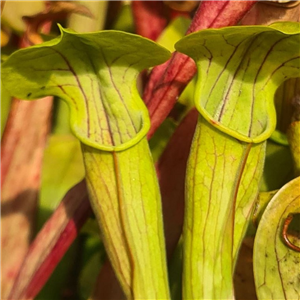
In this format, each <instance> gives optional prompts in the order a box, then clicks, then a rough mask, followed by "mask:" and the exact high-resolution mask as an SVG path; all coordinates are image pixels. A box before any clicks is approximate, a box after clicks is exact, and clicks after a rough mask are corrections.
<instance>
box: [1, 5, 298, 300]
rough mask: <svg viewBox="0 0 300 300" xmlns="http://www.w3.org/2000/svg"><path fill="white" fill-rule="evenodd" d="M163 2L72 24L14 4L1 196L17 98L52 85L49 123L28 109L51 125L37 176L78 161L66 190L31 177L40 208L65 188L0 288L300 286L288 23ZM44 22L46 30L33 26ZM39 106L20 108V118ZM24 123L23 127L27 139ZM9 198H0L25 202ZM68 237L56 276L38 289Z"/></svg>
mask: <svg viewBox="0 0 300 300" xmlns="http://www.w3.org/2000/svg"><path fill="white" fill-rule="evenodd" d="M167 2H168V1H166V3H164V2H162V1H152V2H147V1H132V3H131V4H128V3H127V4H126V5H123V9H124V7H126V9H129V11H130V12H131V13H132V14H133V18H132V17H129V20H130V21H131V22H132V24H134V25H135V33H132V32H126V31H125V29H124V30H123V29H122V26H121V25H120V23H118V24H119V25H118V26H119V29H121V30H115V29H114V30H112V29H105V30H101V31H97V32H88V33H82V32H80V26H79V27H77V28H79V29H77V30H76V31H74V30H73V29H70V28H67V26H66V23H65V22H62V23H63V24H64V26H63V25H60V24H57V25H56V24H55V22H54V20H55V19H56V18H61V17H62V16H63V17H64V20H65V19H66V18H67V17H69V15H70V14H71V13H76V12H78V11H79V12H80V13H81V14H84V15H88V16H89V14H91V13H90V11H89V10H88V9H87V8H85V7H84V6H82V5H81V4H74V3H73V4H70V3H69V4H68V3H67V2H65V3H64V2H63V1H61V2H57V3H56V4H53V3H52V4H51V1H50V2H47V3H46V4H47V6H46V10H45V11H43V12H41V13H38V14H36V15H34V16H32V17H26V18H25V20H26V24H27V25H26V26H27V27H26V28H27V29H26V32H25V34H24V36H23V40H22V41H23V42H24V41H26V39H25V38H24V37H26V38H27V41H28V39H29V40H30V42H29V43H27V45H25V46H26V47H25V46H24V45H23V47H22V49H19V50H17V51H13V53H11V54H10V55H9V56H5V55H3V59H2V60H3V62H2V67H1V78H2V87H3V90H5V91H6V93H7V94H8V95H10V96H12V97H15V98H14V100H13V102H12V103H15V104H13V105H12V107H11V113H10V114H9V116H8V121H7V123H6V127H5V129H4V135H3V140H2V144H3V152H2V154H3V155H2V159H3V162H4V163H3V174H2V178H3V187H2V188H3V189H4V192H3V196H5V195H6V194H5V189H8V184H7V185H5V182H6V180H7V179H6V178H7V177H9V176H16V177H18V167H16V166H15V167H14V169H13V172H12V174H11V173H10V171H9V170H10V169H11V168H13V166H14V165H13V161H14V159H16V158H15V157H13V158H11V156H13V155H12V152H11V151H17V147H15V148H14V147H13V146H11V145H12V144H10V147H12V148H7V149H8V150H7V151H6V148H5V147H6V144H9V142H8V141H9V139H12V140H13V139H15V140H18V139H19V138H20V137H19V136H18V135H17V133H16V131H14V130H13V129H12V128H14V125H13V124H14V122H16V124H17V122H20V117H18V109H20V107H21V106H20V107H19V108H16V107H14V105H15V106H16V105H23V103H24V105H29V104H33V103H40V105H42V102H43V101H45V102H47V101H49V99H51V100H50V101H53V100H52V99H53V97H54V99H55V102H54V104H52V102H51V105H49V108H48V110H47V113H49V112H51V107H54V108H53V112H52V125H51V124H50V122H51V121H50V119H51V118H50V114H49V117H48V118H47V120H46V121H39V122H46V123H45V124H48V128H51V127H52V133H51V137H50V138H49V140H50V142H49V141H48V145H47V142H46V141H47V139H46V138H47V136H49V130H50V131H51V129H48V130H47V129H46V130H45V132H44V135H43V136H44V139H45V143H44V144H43V146H42V147H41V148H42V149H41V153H40V157H42V155H43V152H44V149H45V147H46V151H45V154H44V156H45V158H44V159H45V160H46V159H48V169H47V167H46V166H45V164H44V165H43V167H41V165H38V168H37V175H36V176H37V177H39V176H40V175H39V174H41V176H42V178H48V179H47V180H48V184H49V182H51V180H52V182H53V180H55V179H54V178H55V177H56V175H55V168H57V173H58V174H57V177H58V179H57V180H56V186H57V188H58V189H59V186H60V185H61V182H64V181H65V180H66V179H64V176H67V175H68V174H69V173H70V174H69V175H68V176H70V177H72V170H75V169H76V168H77V169H76V170H79V169H80V171H78V174H79V175H78V176H77V177H76V179H74V180H75V182H74V180H73V179H70V181H69V186H68V189H70V188H71V187H72V186H73V187H72V188H71V189H70V190H69V191H68V192H67V190H64V192H63V193H66V192H67V193H66V195H65V196H64V197H63V194H61V195H60V198H59V199H53V195H55V197H58V196H57V193H56V194H55V192H54V193H52V194H51V192H50V189H49V188H48V190H47V188H46V185H47V184H46V183H45V186H44V187H43V185H42V190H41V193H40V197H41V196H42V195H43V194H42V193H45V194H47V193H50V197H49V195H48V199H49V200H48V202H47V203H48V205H49V207H50V206H51V203H58V201H60V200H61V199H62V200H61V203H60V204H59V205H58V206H57V207H56V204H55V205H53V207H52V210H53V214H52V215H51V216H49V219H48V220H47V221H46V220H45V221H44V224H43V227H42V228H41V229H40V232H39V233H38V234H37V235H36V236H35V239H34V240H33V242H32V243H31V245H28V246H27V248H26V247H25V246H24V247H25V251H24V253H23V254H22V255H21V254H20V261H19V262H14V264H13V262H10V265H9V264H8V266H7V268H6V269H5V268H4V271H3V275H2V277H3V281H2V284H4V293H6V295H5V297H6V299H39V297H42V296H41V295H44V296H43V297H44V298H43V299H48V298H49V299H50V298H51V297H53V294H51V293H52V292H47V284H48V286H49V287H48V289H51V287H52V289H57V290H58V291H59V293H61V290H62V289H63V286H65V282H66V281H67V280H66V279H68V278H72V279H73V283H72V284H71V285H70V283H69V289H71V291H72V293H71V299H77V298H78V299H121V298H122V299H197V300H198V299H242V298H241V297H242V296H245V297H248V298H249V299H250V298H251V297H256V298H257V299H261V300H262V299H298V297H299V293H300V288H299V280H300V273H299V266H300V253H299V250H300V239H299V221H300V218H299V216H300V205H299V204H300V189H299V186H300V177H298V176H299V170H300V160H299V152H300V148H299V133H300V129H299V128H300V123H299V120H300V113H299V111H300V101H299V99H300V98H299V97H300V96H299V85H298V84H299V79H298V78H299V77H300V23H298V22H295V20H294V19H293V20H285V19H284V20H281V19H280V18H279V20H276V18H275V20H273V21H274V22H271V24H270V23H267V22H263V21H261V22H260V23H259V20H256V21H254V20H252V21H251V22H252V23H251V22H250V21H249V22H248V23H246V22H244V23H243V20H245V16H246V17H247V16H248V19H250V20H251V12H252V11H253V10H254V9H256V12H255V13H256V15H257V14H258V12H259V11H260V9H262V8H261V7H262V6H261V7H259V6H258V3H256V1H203V2H198V1H185V2H186V3H181V2H180V1H171V2H170V3H167ZM63 4H64V5H65V6H60V5H63ZM83 4H84V3H83ZM104 4H105V3H104ZM104 4H102V5H104ZM293 4H294V3H293ZM57 5H58V6H57ZM109 5H111V6H112V5H113V4H112V3H110V4H109V3H106V9H108V8H107V7H108V6H109ZM262 5H267V4H262ZM278 5H279V4H278ZM54 6H55V7H56V6H57V7H58V8H59V9H58V10H55V9H54V8H53V7H54ZM294 6H295V5H292V6H291V7H288V8H286V7H283V8H282V7H280V9H292V8H293V7H294ZM57 7H56V8H57ZM275 7H278V6H275ZM57 11H59V12H57ZM108 11H109V10H107V12H108ZM150 12H151V13H150ZM166 12H168V19H167V18H166ZM93 13H94V12H93ZM249 14H250V17H249ZM262 15H263V14H262ZM107 16H109V14H108V13H107ZM121 16H123V19H122V17H121ZM126 16H127V17H128V15H126ZM129 16H131V15H129ZM107 20H108V19H107ZM120 20H124V11H123V14H120V17H119V19H118V18H117V19H116V20H115V21H116V22H121V21H120ZM241 20H242V21H241ZM49 21H51V22H52V23H53V24H52V30H57V28H58V29H59V32H58V35H57V37H54V38H53V37H51V38H50V36H49V35H47V34H46V35H40V29H41V28H44V29H45V28H46V27H45V24H47V22H48V23H49ZM279 21H280V22H279ZM147 22H148V23H147ZM112 27H113V26H112ZM116 27H117V26H116ZM120 27H121V28H120ZM117 28H118V27H117ZM48 29H49V26H48ZM185 31H186V34H185ZM48 32H49V31H48ZM36 36H37V37H38V39H40V40H39V41H38V42H36V41H34V38H35V37H36ZM42 39H44V41H43V40H42ZM45 40H47V41H45ZM25 44H26V43H25ZM29 44H31V45H29ZM27 46H29V47H27ZM195 73H196V75H195V76H194V74H195ZM193 76H194V78H193ZM189 81H190V83H189ZM183 90H184V92H183V94H182V95H181V93H182V91H183ZM17 99H22V100H30V101H31V100H37V99H38V100H37V102H35V101H34V102H27V101H26V102H25V101H20V100H17ZM61 101H63V102H64V103H66V104H67V107H68V109H66V107H65V106H64V105H63V104H62V103H61ZM287 107H289V110H290V111H289V113H287V109H286V108H287ZM43 113H45V112H42V111H40V112H38V111H34V108H33V106H32V108H31V109H30V110H29V111H28V112H27V114H26V118H36V120H37V121H38V120H39V117H38V115H39V114H43ZM19 114H20V113H19ZM18 118H19V119H18ZM282 119H284V120H285V122H286V124H287V125H286V128H285V129H284V130H283V129H282V128H280V126H279V125H280V120H282ZM66 120H67V122H66ZM18 124H19V127H20V126H21V127H22V124H20V123H18ZM62 124H63V125H62ZM66 124H70V127H68V125H66ZM24 126H25V125H24ZM30 126H32V127H36V128H40V127H41V126H44V124H41V123H40V124H39V123H38V122H33V123H32V124H30ZM59 126H62V128H64V129H62V131H64V135H62V134H61V133H60V132H59V131H60V129H59V128H60V127H59ZM66 128H67V129H66ZM69 128H70V130H71V132H72V134H73V135H74V136H75V137H76V140H75V138H72V136H71V133H70V131H69V132H68V134H66V131H67V130H69ZM19 130H21V129H19ZM30 132H31V131H30V130H29V131H28V130H26V131H24V132H22V136H23V135H24V138H25V141H26V134H28V136H29V138H28V141H29V143H30V141H33V140H32V137H30V135H33V133H32V132H31V133H30ZM53 137H56V138H57V137H59V139H60V140H58V139H56V142H55V145H53V144H51V143H53V140H52V142H51V139H53ZM5 143H6V144H5ZM70 143H71V144H70ZM14 145H15V144H14ZM68 145H69V146H68ZM70 145H72V147H73V148H72V147H71V148H70ZM7 147H8V146H7ZM18 147H21V145H19V146H18ZM22 147H24V148H26V147H27V144H26V143H23V144H22ZM28 147H29V146H28ZM30 147H31V148H30ZM30 147H29V149H34V148H35V145H34V144H33V145H30ZM47 147H48V148H47ZM51 147H52V148H51ZM55 147H56V148H55ZM57 147H61V148H57ZM64 147H65V148H64ZM24 148H23V151H25V150H24ZM47 149H50V150H47ZM51 149H52V150H51ZM55 149H62V150H57V151H56V150H55ZM63 149H65V150H63ZM19 151H22V149H21V150H20V148H19ZM30 151H33V150H30ZM47 151H48V152H50V153H48V152H47ZM74 151H75V152H76V153H77V154H76V155H78V157H77V159H76V162H74V161H72V159H73V158H74V153H75V152H74ZM13 153H15V152H13ZM70 153H73V154H70ZM51 155H52V156H51ZM55 155H58V156H59V155H61V164H62V168H63V169H64V171H61V170H60V168H61V167H60V166H59V165H56V164H57V160H56V158H55ZM62 155H64V157H62ZM7 156H10V162H9V163H7V164H6V163H5V162H6V159H7ZM72 157H73V158H72ZM46 161H47V160H46ZM277 165H279V168H277V169H276V166H277ZM50 166H51V167H52V170H53V168H54V170H53V171H52V172H51V171H50V169H51V168H50ZM29 167H30V166H29ZM29 167H28V169H27V172H28V173H30V172H31V170H30V169H29ZM83 167H84V170H83ZM72 168H73V169H72ZM47 170H48V171H49V175H47ZM66 170H68V171H66ZM68 172H69V173H68ZM73 175H74V174H73ZM47 176H48V177H47ZM83 177H84V178H83ZM73 178H74V176H73ZM81 179H82V181H81V182H79V181H80V180H81ZM47 180H46V179H44V181H45V182H46V181H47ZM60 181H61V182H60ZM38 182H40V181H39V180H38ZM78 182H79V183H78ZM66 185H67V184H66ZM9 187H10V189H12V188H13V186H12V183H11V182H10V186H9ZM39 188H40V185H39V184H38V186H37V187H36V189H37V190H39ZM55 188H56V187H54V189H55ZM43 189H44V190H43ZM47 191H48V192H47ZM23 192H24V191H23ZM18 197H19V198H18ZM44 197H45V198H47V196H44ZM7 198H8V199H5V197H3V202H2V203H3V207H4V206H5V205H7V206H9V207H12V206H11V205H12V204H11V203H12V201H22V195H21V196H20V195H18V196H15V197H7ZM18 199H19V200H18ZM23 200H24V199H23ZM25 200H26V199H25ZM15 203H16V202H15ZM15 207H16V208H15V210H13V209H12V208H11V210H10V211H8V212H7V211H6V210H5V209H4V212H5V214H3V215H2V220H3V221H2V222H3V227H4V228H3V230H4V229H5V226H6V224H10V226H14V224H13V223H9V217H10V215H12V214H18V206H15ZM40 207H41V206H40ZM91 208H92V211H91ZM19 213H22V211H19ZM39 216H41V214H40V215H39ZM5 220H6V221H5ZM4 222H7V223H4ZM7 226H8V225H7ZM18 230H20V231H21V230H22V228H19V229H18ZM77 235H79V238H77V240H76V241H75V244H74V245H73V246H72V247H73V250H72V249H71V250H72V251H71V250H70V251H71V252H68V253H69V254H66V257H65V258H64V260H65V262H64V260H63V262H64V265H63V262H62V265H61V266H58V268H61V270H63V271H62V273H61V275H55V274H56V273H55V272H54V275H53V276H52V277H53V278H54V279H53V278H52V279H50V281H49V283H47V284H46V286H45V287H44V289H43V290H42V292H41V293H40V294H38V293H39V292H40V290H41V289H42V287H43V286H44V284H45V283H46V282H47V280H48V278H49V277H50V275H51V273H52V271H53V270H54V269H55V267H56V265H57V264H58V262H59V261H60V259H61V258H62V257H63V255H64V254H65V252H66V251H67V249H68V248H69V246H70V245H71V243H72V242H73V240H74V239H75V237H76V236H77ZM10 238H11V239H13V236H11V235H10ZM31 238H32V237H31ZM249 241H250V242H249ZM247 243H248V248H247ZM249 244H251V245H250V246H249ZM245 245H246V246H245ZM5 246H6V244H5V241H3V240H2V247H3V249H4V254H5ZM245 247H246V248H247V249H248V251H250V254H249V253H248V254H245V252H244V250H243V249H245ZM70 253H71V254H70ZM72 253H73V254H72ZM68 255H69V257H68ZM72 255H73V257H72ZM5 259H6V258H5ZM66 259H67V260H68V262H66ZM247 261H248V262H247ZM249 262H250V263H249ZM4 265H5V263H4ZM72 265H73V266H72ZM16 266H17V267H16ZM12 268H14V271H15V273H14V274H13V276H12V278H13V279H12V280H11V281H9V279H7V282H5V280H6V276H7V273H8V272H10V271H11V270H12ZM71 270H73V271H74V270H75V273H76V274H73V275H72V276H71V275H70V274H71V272H72V271H71ZM5 272H7V273H5ZM247 272H248V273H249V272H250V275H245V274H246V273H247ZM252 272H253V273H254V281H253V278H252ZM244 273H245V274H244ZM55 276H60V277H59V278H60V279H59V280H58V281H59V282H55ZM51 280H52V281H51ZM51 282H52V283H51ZM49 284H50V285H49ZM70 286H71V287H72V288H74V286H75V287H76V288H74V289H76V290H77V292H76V293H75V292H74V289H73V290H72V288H70ZM243 289H245V290H247V292H249V294H248V295H242V294H243V292H241V291H242V290H243ZM43 291H44V292H43ZM43 293H44V294H43ZM47 293H48V294H47ZM253 295H254V296H253ZM72 297H73V298H72ZM40 299H42V298H40ZM52 299H53V298H52ZM251 299H252V298H251Z"/></svg>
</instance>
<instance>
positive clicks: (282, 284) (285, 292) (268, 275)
mask: <svg viewBox="0 0 300 300" xmlns="http://www.w3.org/2000/svg"><path fill="white" fill-rule="evenodd" d="M299 186H300V177H298V178H296V179H294V180H292V181H291V182H289V183H288V184H286V185H285V186H284V187H283V188H282V189H280V190H279V191H278V193H277V194H276V195H275V196H274V197H273V199H272V200H271V202H270V203H269V204H268V206H267V208H266V210H265V212H264V214H263V215H262V218H261V220H260V223H259V226H258V230H257V233H256V237H255V242H254V258H253V264H254V276H255V284H256V291H257V295H258V298H259V299H286V300H288V299H290V300H291V299H299V294H300V286H299V281H300V274H299V265H300V253H299V252H297V251H295V250H294V249H291V248H290V247H289V246H287V245H286V244H285V243H284V241H283V236H282V232H283V227H284V222H285V220H286V218H287V217H288V216H289V215H290V214H299V213H300V193H299ZM290 226H291V225H290ZM289 240H290V241H291V242H292V243H293V244H295V245H296V246H298V248H299V246H300V239H299V225H298V236H297V232H295V234H293V235H289Z"/></svg>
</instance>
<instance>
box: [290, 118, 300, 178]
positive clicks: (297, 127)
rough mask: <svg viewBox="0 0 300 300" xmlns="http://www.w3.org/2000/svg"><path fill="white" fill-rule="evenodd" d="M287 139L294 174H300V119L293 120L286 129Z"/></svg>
mask: <svg viewBox="0 0 300 300" xmlns="http://www.w3.org/2000/svg"><path fill="white" fill-rule="evenodd" d="M288 140H289V143H290V147H291V152H292V157H293V161H294V174H295V175H296V176H299V175H300V121H295V122H293V123H292V124H291V126H290V127H289V129H288Z"/></svg>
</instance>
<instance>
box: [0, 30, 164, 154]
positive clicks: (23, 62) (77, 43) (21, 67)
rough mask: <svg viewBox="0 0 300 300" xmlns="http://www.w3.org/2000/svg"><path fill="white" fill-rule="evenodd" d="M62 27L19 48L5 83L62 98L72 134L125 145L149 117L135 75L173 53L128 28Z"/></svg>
mask: <svg viewBox="0 0 300 300" xmlns="http://www.w3.org/2000/svg"><path fill="white" fill-rule="evenodd" d="M60 30H61V36H60V37H58V38H56V39H54V40H52V41H49V42H46V43H43V44H41V45H38V46H33V47H31V48H28V49H23V50H19V51H17V52H16V53H14V54H13V55H12V56H11V57H10V58H9V59H8V60H7V61H6V62H5V63H4V64H3V68H2V78H3V79H4V80H3V81H4V85H5V87H6V88H7V89H8V90H9V92H10V93H11V94H13V95H14V96H16V97H18V98H20V99H29V100H30V99H37V98H40V97H42V96H44V95H55V96H59V97H60V98H62V99H64V100H65V101H66V102H67V103H68V105H69V107H70V112H71V127H72V130H73V132H74V134H75V135H76V136H77V137H78V138H79V139H80V140H81V142H83V143H84V144H87V145H89V146H92V147H94V148H98V149H102V150H108V151H118V150H124V149H126V148H128V147H130V146H132V145H133V144H134V143H136V142H138V141H139V140H141V139H142V138H143V137H144V136H145V135H146V133H147V131H148V129H149V126H150V121H149V117H148V111H147V109H146V107H145V106H144V104H143V101H142V100H141V98H140V97H139V94H138V91H137V88H136V82H135V80H136V77H137V76H138V74H139V72H140V71H141V70H143V69H145V68H148V67H150V66H154V65H157V64H161V63H163V62H164V61H166V60H167V59H168V58H169V56H170V52H169V51H168V50H166V49H165V48H163V47H160V46H158V45H157V44H155V43H154V42H152V41H150V40H148V39H145V38H142V37H139V36H137V35H133V34H129V33H124V32H118V31H101V32H98V33H90V34H77V33H74V32H72V31H70V30H66V29H63V28H61V27H60ZM20 83H22V84H20Z"/></svg>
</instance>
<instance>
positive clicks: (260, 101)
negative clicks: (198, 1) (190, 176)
mask: <svg viewBox="0 0 300 300" xmlns="http://www.w3.org/2000/svg"><path fill="white" fill-rule="evenodd" d="M299 32H300V24H299V23H291V22H287V23H283V22H282V23H276V24H273V25H272V26H269V27H267V26H236V27H228V28H223V29H209V30H202V31H199V32H196V33H193V34H190V35H188V36H186V37H185V38H183V39H182V40H180V41H179V42H178V43H177V44H176V45H175V47H176V49H177V50H178V51H179V52H183V53H185V54H187V55H189V56H191V57H192V58H193V59H194V60H195V62H196V64H197V66H198V76H199V79H198V81H197V86H196V92H195V105H196V107H197V109H198V110H199V112H200V113H201V114H202V115H203V116H204V118H205V119H206V120H208V121H209V122H211V123H212V124H213V125H214V126H216V127H217V128H219V129H220V130H221V131H223V132H225V133H227V134H230V135H231V136H233V137H235V138H237V139H239V140H241V141H245V142H250V143H251V142H254V143H258V142H261V141H263V140H265V139H267V138H268V137H269V136H270V135H271V134H272V132H273V131H274V129H275V126H276V114H275V108H274V103H273V98H274V94H275V92H276V89H277V87H278V86H279V85H280V84H281V83H282V82H283V81H285V80H286V79H288V78H293V77H299V70H300V59H299V58H300V52H299V43H300V34H299Z"/></svg>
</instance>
